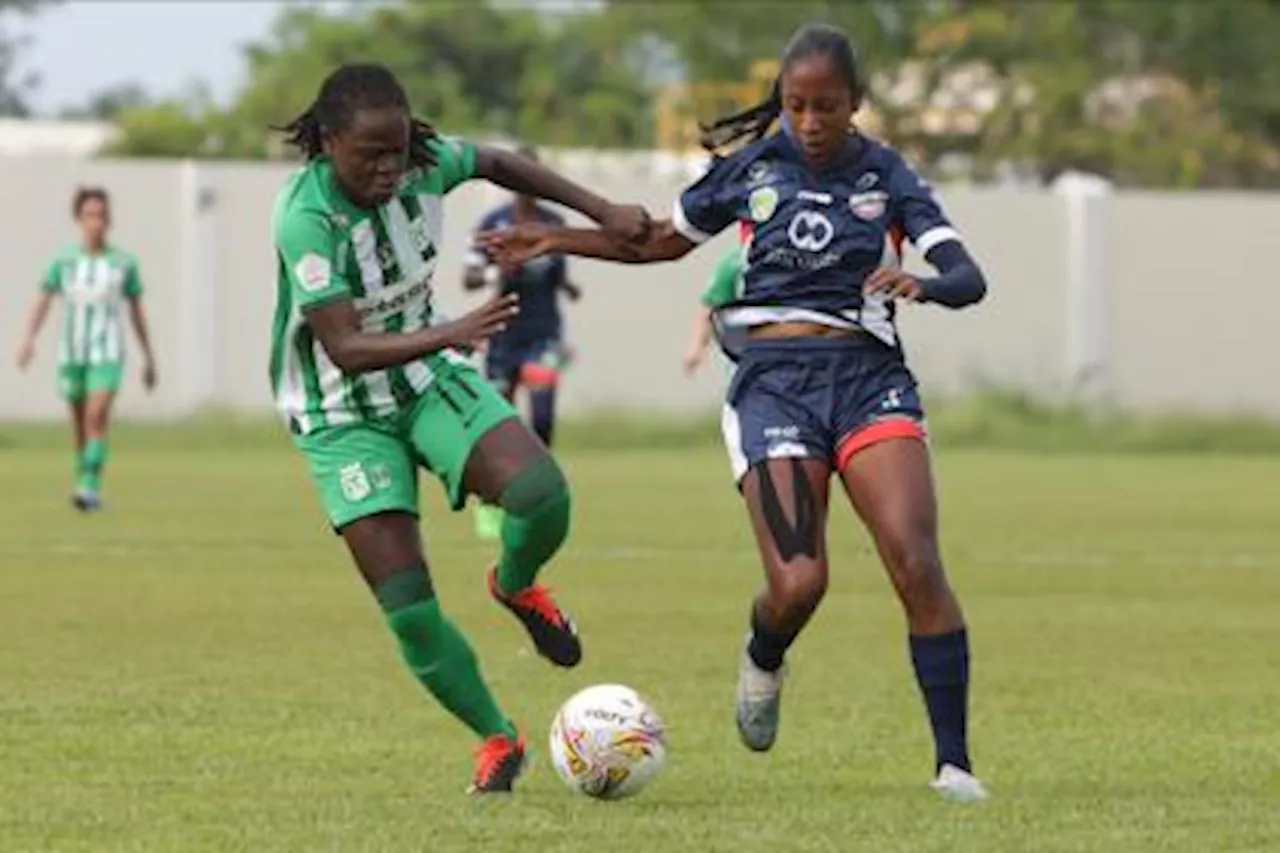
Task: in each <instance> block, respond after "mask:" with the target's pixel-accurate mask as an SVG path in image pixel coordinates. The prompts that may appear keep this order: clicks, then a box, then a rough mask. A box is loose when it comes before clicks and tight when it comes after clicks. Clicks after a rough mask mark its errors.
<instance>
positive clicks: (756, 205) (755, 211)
mask: <svg viewBox="0 0 1280 853" xmlns="http://www.w3.org/2000/svg"><path fill="white" fill-rule="evenodd" d="M747 209H748V210H750V211H751V218H752V220H754V221H755V222H767V221H768V219H769V217H771V216H773V212H774V211H775V210H777V209H778V191H777V190H775V189H774V188H773V187H760V188H758V189H755V190H753V191H752V192H751V195H750V197H748V199H747Z"/></svg>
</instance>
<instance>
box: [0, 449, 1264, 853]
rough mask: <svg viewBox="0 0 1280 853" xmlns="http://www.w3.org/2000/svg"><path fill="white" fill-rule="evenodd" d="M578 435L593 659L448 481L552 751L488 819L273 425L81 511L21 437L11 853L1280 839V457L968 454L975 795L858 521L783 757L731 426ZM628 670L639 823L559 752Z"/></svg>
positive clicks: (577, 580)
mask: <svg viewBox="0 0 1280 853" xmlns="http://www.w3.org/2000/svg"><path fill="white" fill-rule="evenodd" d="M691 430H692V427H691ZM572 438H573V437H572V434H570V439H571V440H569V441H567V442H566V443H567V444H568V448H567V449H566V451H565V453H564V455H563V460H564V464H565V467H566V468H567V470H568V472H569V475H570V477H571V479H572V483H573V486H574V489H575V496H576V504H575V514H574V530H573V534H572V539H571V541H570V543H569V544H568V546H567V547H566V549H565V550H564V551H563V553H562V555H561V556H560V557H558V558H557V560H556V561H555V562H554V564H553V565H552V567H551V568H550V570H549V572H548V574H547V576H546V579H547V581H548V582H549V583H550V584H551V585H552V586H553V587H554V588H555V589H556V590H557V592H558V593H559V594H560V595H561V596H562V599H563V601H564V603H565V604H566V606H568V607H569V608H570V609H571V610H572V612H573V614H574V615H575V616H576V618H577V620H578V621H579V623H580V625H581V629H582V631H583V635H584V640H585V644H586V657H585V660H584V663H583V665H582V666H581V667H580V668H579V669H577V670H574V671H570V672H567V673H566V672H562V671H557V670H554V669H553V668H551V667H550V666H548V665H546V664H544V663H543V662H542V661H541V660H540V659H538V658H536V657H535V656H533V655H532V654H531V653H530V652H529V650H528V648H527V640H526V638H525V635H524V634H523V633H522V631H521V630H520V629H519V627H518V625H517V624H516V623H515V622H514V621H513V620H511V619H510V617H509V616H508V615H507V614H505V613H504V612H502V611H501V610H500V609H499V608H497V607H496V606H494V605H493V604H492V603H491V602H490V601H489V600H488V599H487V597H486V595H485V592H484V583H483V576H484V571H485V568H486V566H487V565H488V563H489V561H490V559H491V558H492V556H493V554H492V550H491V548H490V547H489V546H488V545H486V544H484V543H481V542H479V541H478V540H476V539H475V538H473V536H472V533H471V526H470V517H469V515H464V514H459V515H451V514H449V513H447V512H446V511H445V510H444V507H443V503H442V501H441V496H440V490H439V488H438V486H437V485H436V484H435V483H434V482H433V481H430V480H426V479H424V481H423V489H424V495H425V497H426V506H427V513H426V520H425V523H424V529H425V531H426V536H427V542H428V547H429V549H430V560H431V564H432V568H433V571H434V573H435V576H436V579H437V587H438V590H439V593H440V595H441V597H442V600H443V602H444V604H445V606H446V608H447V610H448V611H449V612H450V613H451V614H452V615H453V616H454V618H455V619H456V620H457V621H458V622H459V623H460V625H461V626H462V627H463V629H464V630H465V631H467V632H468V634H469V635H470V637H471V638H472V640H473V641H474V643H475V645H476V646H477V649H478V651H479V652H480V654H481V658H482V662H483V666H484V669H485V672H486V673H487V675H488V677H489V679H490V680H491V682H492V684H493V686H494V687H495V689H496V691H497V693H498V695H499V697H500V699H501V701H502V702H503V703H504V705H505V706H506V708H507V709H508V713H510V714H511V715H512V716H513V717H515V718H516V719H517V720H518V721H519V722H520V723H521V725H522V726H523V727H524V729H525V731H526V734H527V735H528V737H529V739H530V742H531V745H532V747H533V749H534V752H535V754H534V763H533V765H532V768H531V771H530V773H529V774H528V775H527V776H526V777H525V779H524V781H523V783H522V784H521V786H520V788H519V791H518V794H517V796H515V797H514V798H512V799H510V800H507V799H494V798H489V799H485V800H482V801H476V800H473V799H469V798H467V797H466V796H464V794H463V793H462V791H463V788H464V786H465V784H466V782H467V780H468V778H469V771H470V769H471V754H470V752H471V748H472V743H471V741H470V739H469V737H468V736H467V735H466V733H465V732H464V730H463V729H462V727H461V726H460V725H459V724H457V723H455V722H454V721H452V720H451V719H448V718H446V717H445V716H444V714H443V713H442V712H441V711H440V710H439V709H438V708H437V707H436V706H435V705H434V703H433V702H432V701H431V700H430V699H429V697H427V696H426V695H425V693H423V692H422V690H421V689H420V688H419V687H418V686H417V685H416V683H415V682H414V681H413V680H412V679H411V677H410V676H409V675H408V673H407V671H406V670H405V669H404V668H403V667H402V665H401V663H400V661H399V659H398V657H397V653H396V649H395V646H394V643H393V641H392V639H391V637H390V635H389V634H388V632H387V630H386V629H385V627H384V626H383V624H382V621H381V618H380V616H379V613H378V611H377V608H376V606H375V605H374V604H373V602H372V600H371V598H370V597H369V596H368V594H367V593H366V592H365V591H364V589H363V588H362V586H361V584H360V582H359V580H358V578H357V577H356V575H355V573H354V571H353V570H352V569H351V568H350V567H349V566H348V564H347V560H346V555H345V552H344V549H343V548H342V545H341V542H340V541H339V540H338V539H336V538H335V537H334V536H332V535H331V534H330V533H329V532H328V531H327V530H326V528H325V525H324V523H323V521H322V518H321V515H320V513H319V505H318V502H317V499H316V497H315V495H314V494H313V492H312V491H311V489H310V485H309V483H308V481H307V480H306V479H305V474H304V470H303V465H302V461H301V459H300V458H298V457H297V456H296V455H295V454H293V453H292V452H291V451H290V450H289V448H288V447H287V444H286V442H285V441H284V440H283V439H282V438H281V437H280V436H279V435H278V434H277V432H276V431H274V430H270V429H259V428H257V427H243V428H232V427H227V426H225V425H224V426H223V427H221V428H210V427H182V426H174V427H145V428H143V427H136V428H134V427H125V428H124V429H123V430H122V431H121V433H120V436H119V439H118V440H117V441H116V443H115V446H114V447H113V453H114V455H113V458H112V460H111V465H110V470H109V472H108V478H107V486H106V492H105V496H106V500H107V509H106V511H104V512H103V513H101V514H100V515H97V516H92V517H80V516H78V515H75V514H74V513H73V511H72V510H71V509H70V507H69V506H68V505H67V500H66V495H67V491H68V487H69V481H70V468H71V461H70V457H69V453H68V452H67V451H66V449H65V446H64V445H65V444H66V441H65V435H64V434H63V432H62V431H61V430H58V429H54V428H13V429H4V430H0V455H2V456H3V470H4V472H5V477H6V492H7V495H8V497H7V498H6V501H5V512H4V513H3V514H0V721H2V722H0V851H4V853H17V851H27V850H58V851H63V850H65V851H116V850H120V851H126V850H127V851H144V850H145V851H205V850H209V851H215V850H216V851H233V850H234V851H255V852H256V851H303V850H305V851H319V850H342V851H348V850H358V851H382V850H388V851H390V850H396V851H401V850H423V851H428V850H429V851H453V850H459V851H461V850H485V851H490V853H506V851H518V850H521V851H523V850H537V851H543V853H549V851H599V850H605V849H607V850H625V851H658V850H661V851H665V853H674V851H699V853H703V851H754V850H770V851H819V850H821V851H876V853H887V851H904V853H906V851H912V853H918V851H935V850H936V851H963V850H973V851H984V853H1003V851H1009V853H1015V851H1016V853H1025V852H1026V851H1090V853H1093V852H1094V851H1124V853H1140V851H1171V850H1176V851H1188V853H1190V852H1191V851H1197V853H1199V851H1265V850H1276V849H1280V807H1278V804H1280V771H1278V770H1277V767H1280V728H1278V727H1277V724H1276V720H1277V716H1276V709H1277V708H1280V604H1278V602H1280V573H1278V572H1277V567H1278V566H1280V522H1278V521H1277V518H1278V514H1277V509H1280V501H1278V500H1277V487H1276V483H1277V482H1280V456H1276V455H1266V454H1251V455H1233V454H1230V453H1217V454H1205V455H1189V454H1174V453H1157V452H1121V451H1111V452H1094V453H1081V452H1057V453H1044V452H1040V453H1032V452H1027V451H996V450H982V449H977V448H974V447H965V446H947V445H945V444H944V446H942V447H941V449H940V450H939V453H938V458H937V463H938V464H937V467H938V476H939V481H940V489H941V494H942V500H943V534H944V543H945V554H946V557H947V559H948V562H949V565H950V570H951V574H952V577H953V579H954V583H955V584H956V586H957V587H958V589H959V591H960V594H961V596H962V601H963V603H964V606H965V608H966V611H967V615H968V617H969V620H970V623H971V632H972V641H973V648H974V652H973V653H974V673H975V678H976V681H975V684H974V694H973V703H972V724H973V740H974V755H975V759H976V761H977V769H978V770H979V772H980V775H981V776H982V777H983V779H984V780H985V781H987V782H988V783H989V784H990V786H991V788H992V791H993V794H994V799H993V800H992V801H991V802H989V803H986V804H983V805H980V806H976V807H963V806H955V805H950V804H945V803H942V802H939V801H936V800H935V798H934V796H933V795H932V794H931V792H930V791H928V790H927V788H926V787H925V782H926V781H927V779H928V777H929V774H930V771H931V769H932V768H931V766H930V763H931V755H930V749H931V747H930V743H929V738H928V734H927V728H926V725H925V721H924V715H923V711H922V708H921V706H920V703H919V701H918V699H917V695H916V687H915V684H914V682H913V680H912V677H911V671H910V668H909V665H908V659H907V655H906V647H905V641H904V635H903V623H902V618H901V615H900V611H899V609H898V606H897V604H896V602H895V601H894V599H893V597H892V595H891V592H890V590H889V587H888V584H887V582H886V581H885V579H884V578H883V576H882V574H881V570H880V569H879V567H878V565H877V563H876V560H875V559H874V556H873V554H872V552H871V551H870V549H869V547H868V543H867V540H866V538H865V537H864V535H863V533H862V532H861V530H860V528H859V527H858V525H857V524H856V522H855V521H854V519H853V516H852V513H851V512H850V511H849V509H848V508H847V506H846V505H844V504H841V505H840V506H839V507H837V508H836V510H835V511H834V513H833V516H832V521H831V531H830V533H831V552H832V555H833V562H834V566H833V573H832V584H831V591H830V594H829V596H828V598H827V600H826V602H825V604H824V606H823V608H822V610H821V611H820V613H819V615H818V617H817V619H816V621H815V623H814V624H813V626H812V628H811V630H810V631H809V632H808V633H806V634H805V635H804V637H803V638H802V640H801V641H800V643H799V644H798V645H797V647H796V649H795V653H794V655H793V657H792V662H793V679H792V680H791V681H790V682H789V684H788V688H787V694H786V698H785V703H784V710H783V729H782V733H781V736H780V739H779V742H778V745H777V747H776V748H775V750H774V751H773V752H772V753H770V754H768V755H764V756H761V755H755V754H751V753H748V752H747V751H746V750H744V749H743V748H742V747H741V746H740V745H739V744H738V742H737V738H736V733H735V730H734V726H733V720H732V700H733V686H734V679H735V676H736V663H737V655H738V652H739V649H740V642H741V639H742V636H743V633H744V631H745V627H746V615H747V602H748V600H749V597H750V596H751V595H752V593H753V592H754V591H755V589H756V588H757V585H758V583H759V581H760V569H759V566H758V563H757V560H756V557H755V554H754V550H753V546H752V543H751V541H750V539H749V533H748V530H747V528H746V525H745V523H744V518H743V516H742V511H741V507H740V506H739V501H738V498H737V496H736V494H735V492H734V491H733V490H732V488H731V487H730V485H729V482H728V469H727V464H726V462H725V460H724V457H723V453H722V451H721V450H720V449H719V448H717V447H716V446H715V444H714V443H713V442H714V434H711V435H709V436H708V437H707V440H699V439H698V437H697V436H696V435H695V434H694V433H693V432H690V433H689V434H687V435H684V436H683V437H682V436H680V435H678V434H676V435H674V436H673V437H672V439H671V440H669V441H667V442H665V443H662V442H654V443H652V446H650V447H649V448H647V449H644V448H640V447H633V448H632V449H623V448H620V447H616V446H615V447H605V446H599V447H593V446H591V443H590V442H588V441H584V440H582V439H581V436H580V437H579V439H578V440H576V441H575V440H572ZM604 681H619V682H623V683H626V684H629V685H632V686H634V687H636V688H638V689H639V690H641V691H642V692H644V693H646V694H647V695H648V696H649V697H650V698H651V700H652V701H653V702H654V704H655V705H656V707H657V708H658V710H659V711H660V713H661V714H662V715H663V717H664V718H665V721H666V723H667V725H668V727H669V733H670V750H671V751H670V760H669V764H668V766H667V767H666V769H665V772H664V773H663V774H662V775H661V776H660V777H659V778H658V780H657V781H656V782H655V783H654V784H653V786H652V787H651V788H650V789H648V790H646V791H645V792H643V794H642V795H641V796H640V797H638V798H637V799H634V800H630V801H626V802H621V803H611V804H609V803H596V802H592V801H588V800H585V799H580V798H575V797H573V796H571V795H570V793H569V792H568V790H567V789H566V788H564V787H563V786H562V785H561V783H560V782H559V780H558V779H557V778H556V777H555V776H554V773H553V772H552V770H551V768H550V767H549V765H548V764H547V758H546V756H547V752H546V744H545V740H546V732H547V728H548V725H549V722H550V718H551V715H552V713H553V711H554V710H555V708H556V706H557V704H558V703H559V702H560V701H562V700H563V699H565V698H566V697H567V696H569V695H570V694H571V693H572V692H573V691H574V690H576V689H578V688H580V687H583V686H586V685H588V684H591V683H595V682H604Z"/></svg>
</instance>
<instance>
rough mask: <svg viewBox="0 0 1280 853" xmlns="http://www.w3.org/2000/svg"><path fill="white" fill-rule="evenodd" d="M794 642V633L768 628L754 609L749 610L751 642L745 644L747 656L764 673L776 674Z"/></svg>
mask: <svg viewBox="0 0 1280 853" xmlns="http://www.w3.org/2000/svg"><path fill="white" fill-rule="evenodd" d="M795 641H796V632H794V631H790V632H788V631H777V630H775V629H773V628H770V627H769V626H768V625H766V624H764V622H763V621H761V619H760V613H759V612H758V611H757V610H756V609H755V607H752V608H751V641H750V642H749V643H748V644H747V654H748V655H749V656H750V657H751V662H752V663H754V664H755V665H756V666H758V667H760V668H761V669H763V670H764V671H765V672H777V671H778V670H779V669H780V668H781V667H782V659H783V657H784V656H785V655H786V654H787V649H789V648H791V644H792V643H794V642H795Z"/></svg>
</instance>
